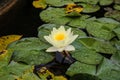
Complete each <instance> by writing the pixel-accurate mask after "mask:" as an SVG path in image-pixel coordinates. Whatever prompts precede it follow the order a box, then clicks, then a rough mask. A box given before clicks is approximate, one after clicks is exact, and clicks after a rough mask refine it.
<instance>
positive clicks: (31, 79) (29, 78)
mask: <svg viewBox="0 0 120 80" xmlns="http://www.w3.org/2000/svg"><path fill="white" fill-rule="evenodd" d="M22 79H23V80H42V79H40V78H39V77H38V76H36V75H35V74H34V73H25V74H24V75H23V76H22Z"/></svg>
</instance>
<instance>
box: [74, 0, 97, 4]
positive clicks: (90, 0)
mask: <svg viewBox="0 0 120 80" xmlns="http://www.w3.org/2000/svg"><path fill="white" fill-rule="evenodd" d="M98 1H99V0H73V2H83V3H89V4H97V3H98Z"/></svg>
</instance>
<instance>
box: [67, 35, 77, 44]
mask: <svg viewBox="0 0 120 80" xmlns="http://www.w3.org/2000/svg"><path fill="white" fill-rule="evenodd" d="M77 37H78V35H74V36H73V37H71V40H70V41H69V44H71V43H72V42H73V41H74V40H75V39H76V38H77Z"/></svg>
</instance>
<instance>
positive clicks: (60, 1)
mask: <svg viewBox="0 0 120 80" xmlns="http://www.w3.org/2000/svg"><path fill="white" fill-rule="evenodd" d="M45 1H46V3H47V4H48V5H50V6H57V7H60V6H64V5H67V4H71V3H73V1H72V0H45Z"/></svg>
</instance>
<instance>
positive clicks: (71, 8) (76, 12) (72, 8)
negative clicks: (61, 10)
mask: <svg viewBox="0 0 120 80" xmlns="http://www.w3.org/2000/svg"><path fill="white" fill-rule="evenodd" d="M65 10H66V14H67V16H80V15H81V14H80V12H82V10H83V8H82V7H81V6H77V5H76V4H68V5H67V7H66V9H65Z"/></svg>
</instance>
